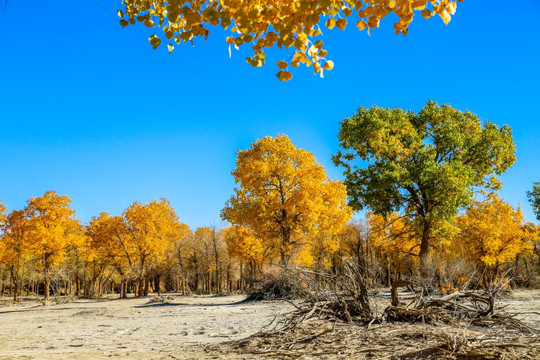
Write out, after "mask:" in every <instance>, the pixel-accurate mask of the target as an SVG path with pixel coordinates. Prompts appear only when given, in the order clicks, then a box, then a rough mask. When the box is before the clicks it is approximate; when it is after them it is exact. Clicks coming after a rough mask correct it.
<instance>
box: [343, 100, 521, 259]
mask: <svg viewBox="0 0 540 360" xmlns="http://www.w3.org/2000/svg"><path fill="white" fill-rule="evenodd" d="M339 140H340V145H341V147H342V148H343V149H345V151H344V152H342V151H339V152H338V153H337V155H335V156H334V162H335V163H336V165H342V166H344V168H345V172H344V173H345V177H346V180H345V184H346V185H347V190H348V193H349V197H350V205H351V206H352V207H353V208H354V209H355V210H360V209H363V208H365V207H367V208H370V209H372V210H373V212H374V213H375V214H381V215H384V216H388V215H390V214H391V213H393V212H394V211H396V212H400V213H401V214H404V215H406V216H408V217H409V218H410V219H411V220H413V222H414V227H415V230H416V232H417V234H418V235H419V238H420V239H421V243H420V244H419V245H420V253H419V255H420V257H421V259H422V258H425V257H426V256H427V255H428V254H429V251H430V247H431V245H432V244H431V241H432V239H433V238H434V237H435V235H436V232H437V229H438V225H441V224H442V223H444V222H445V221H446V220H448V219H451V218H453V217H454V216H455V215H457V212H458V209H459V208H461V207H464V206H467V205H469V204H470V203H471V200H472V197H473V194H474V190H475V189H477V188H482V187H483V188H488V189H498V188H499V187H500V186H501V183H500V181H499V180H498V178H497V175H500V174H502V173H504V172H505V171H506V170H507V169H508V168H509V167H510V166H511V165H512V164H513V163H514V161H515V155H514V153H515V145H514V141H513V139H512V131H511V129H510V127H508V126H506V125H504V126H501V127H499V126H497V125H495V124H493V123H491V122H489V121H485V122H484V123H483V124H482V122H481V121H480V120H479V118H478V116H476V115H475V114H473V113H471V112H470V111H465V112H462V111H460V110H457V109H454V108H453V107H452V106H450V105H446V104H443V105H440V106H439V105H438V104H437V103H435V102H433V101H429V102H428V103H427V104H426V106H425V107H424V108H423V109H422V110H421V111H420V112H419V113H418V114H415V113H414V112H412V111H405V110H402V109H398V108H394V109H383V108H380V107H377V106H372V107H371V108H364V107H360V108H359V109H358V112H357V113H356V114H355V115H354V116H353V117H351V118H346V119H344V120H343V121H342V122H341V129H340V132H339ZM358 161H360V164H358ZM358 165H362V167H359V166H358ZM363 165H366V166H363Z"/></svg>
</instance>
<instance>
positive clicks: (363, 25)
mask: <svg viewBox="0 0 540 360" xmlns="http://www.w3.org/2000/svg"><path fill="white" fill-rule="evenodd" d="M366 26H367V22H365V21H364V20H360V21H357V22H356V27H357V28H358V30H360V31H362V30H364V29H365V28H366Z"/></svg>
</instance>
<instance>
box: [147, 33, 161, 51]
mask: <svg viewBox="0 0 540 360" xmlns="http://www.w3.org/2000/svg"><path fill="white" fill-rule="evenodd" d="M148 41H150V45H152V48H153V49H154V50H156V49H157V48H158V46H159V44H161V39H160V38H159V37H157V36H156V34H154V35H152V36H150V37H149V38H148Z"/></svg>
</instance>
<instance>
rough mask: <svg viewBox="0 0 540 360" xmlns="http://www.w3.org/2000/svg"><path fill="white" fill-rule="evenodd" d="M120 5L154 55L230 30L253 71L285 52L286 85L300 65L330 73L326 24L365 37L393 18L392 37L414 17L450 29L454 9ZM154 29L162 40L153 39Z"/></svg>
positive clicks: (329, 2) (373, 3) (355, 1)
mask: <svg viewBox="0 0 540 360" xmlns="http://www.w3.org/2000/svg"><path fill="white" fill-rule="evenodd" d="M457 1H462V0H457ZM122 5H123V6H122V9H121V10H118V16H120V17H121V18H122V19H121V20H120V24H121V25H122V27H125V26H128V25H129V24H132V25H134V24H136V23H137V22H139V23H143V24H144V25H145V26H147V27H149V28H153V29H154V33H153V35H152V36H150V37H149V38H148V40H149V41H150V44H151V45H152V47H153V48H154V49H156V48H157V47H158V46H159V45H160V44H161V42H162V40H163V39H165V40H166V41H167V42H168V49H169V52H171V51H172V50H173V49H174V45H175V44H180V43H183V42H191V43H193V40H194V39H195V38H197V37H204V38H208V35H209V33H210V30H209V28H210V26H221V27H222V28H223V29H230V36H228V37H227V38H226V41H227V43H228V44H229V45H230V46H232V45H234V46H235V47H236V48H238V47H240V46H243V45H245V46H251V48H252V49H253V55H252V56H250V57H248V58H247V59H246V61H247V62H248V63H249V64H251V65H252V66H254V67H261V66H262V65H264V63H265V59H266V54H265V51H266V50H267V49H269V48H272V47H274V46H277V47H279V48H280V49H282V48H284V49H285V50H287V53H288V58H286V59H284V60H280V61H278V63H277V65H278V67H279V69H280V71H279V72H278V73H277V76H278V78H279V79H280V80H290V79H291V78H292V73H291V72H290V71H288V70H289V66H291V67H297V66H299V65H300V64H301V63H302V64H305V65H306V66H308V67H313V69H314V71H315V73H316V74H317V73H319V74H320V75H321V76H322V74H323V71H324V70H331V69H332V68H333V66H334V64H333V62H332V61H331V60H327V58H326V54H327V51H326V50H325V49H324V48H323V45H324V44H323V41H322V40H320V38H321V37H322V35H323V31H322V30H323V26H322V24H321V23H322V21H323V20H324V19H326V20H325V23H324V27H326V28H327V29H333V28H334V27H337V28H338V29H340V30H345V27H346V26H347V24H348V19H352V20H353V21H355V22H356V27H357V28H358V29H359V30H361V31H362V30H366V31H368V32H369V30H370V29H373V28H376V27H378V26H379V23H380V21H381V20H382V19H383V18H384V17H386V16H387V15H389V14H394V15H396V22H395V23H394V29H395V32H396V34H400V33H401V34H403V35H406V34H407V32H408V26H409V24H410V23H411V22H412V21H413V18H414V16H415V15H416V14H418V13H420V14H421V15H422V17H423V18H426V19H427V18H430V17H432V16H435V15H439V16H440V17H441V18H442V20H443V21H444V23H445V24H448V22H450V19H451V15H453V14H454V13H455V11H456V7H457V3H456V1H451V0H317V1H308V0H301V1H292V0H285V1H276V0H265V1H245V0H219V1H217V0H154V1H147V0H123V1H122ZM156 29H160V30H161V31H162V34H160V35H158V34H156Z"/></svg>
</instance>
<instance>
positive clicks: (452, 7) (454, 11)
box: [446, 1, 457, 15]
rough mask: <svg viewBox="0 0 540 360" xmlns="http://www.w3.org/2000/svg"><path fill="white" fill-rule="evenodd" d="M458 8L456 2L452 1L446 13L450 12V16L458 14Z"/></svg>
mask: <svg viewBox="0 0 540 360" xmlns="http://www.w3.org/2000/svg"><path fill="white" fill-rule="evenodd" d="M456 8H457V3H456V2H455V1H452V2H451V3H450V4H448V6H447V7H446V11H448V13H449V14H450V15H454V14H455V13H456Z"/></svg>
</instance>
